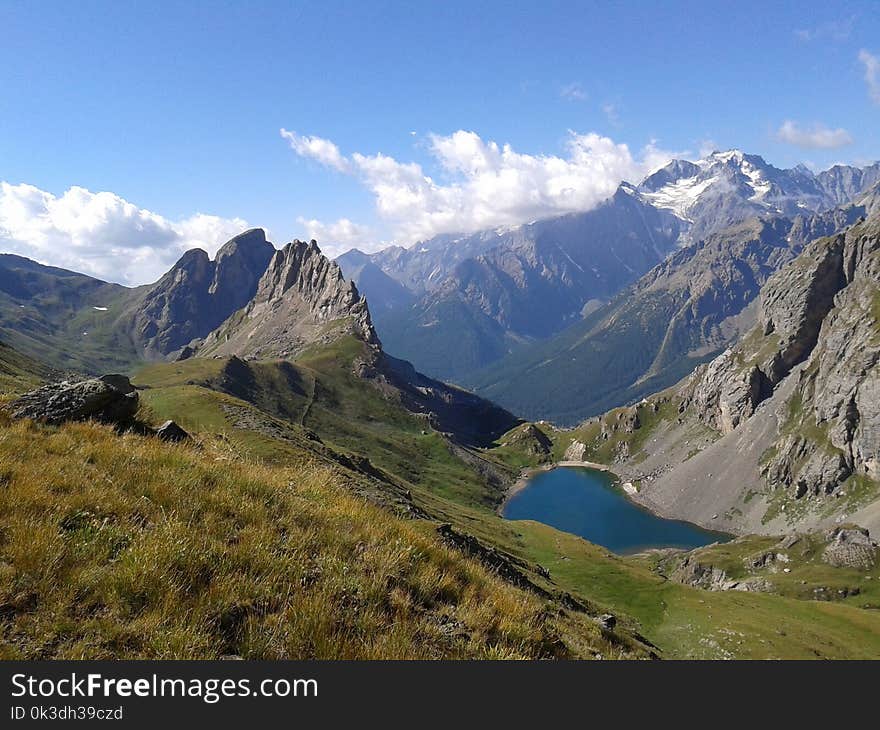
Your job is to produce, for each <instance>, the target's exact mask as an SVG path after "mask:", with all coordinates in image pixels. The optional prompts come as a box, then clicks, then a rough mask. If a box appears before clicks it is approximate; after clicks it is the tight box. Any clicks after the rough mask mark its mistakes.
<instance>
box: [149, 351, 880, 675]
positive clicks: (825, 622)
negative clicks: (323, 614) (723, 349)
mask: <svg viewBox="0 0 880 730" xmlns="http://www.w3.org/2000/svg"><path fill="white" fill-rule="evenodd" d="M351 354H352V353H351V352H348V353H346V352H342V351H338V350H337V351H335V352H334V351H325V352H323V353H321V354H317V353H316V354H315V355H313V356H312V357H307V358H305V359H304V360H303V361H301V362H299V363H297V364H296V368H294V371H295V374H294V375H291V374H290V373H287V374H284V373H283V370H284V368H282V369H279V365H278V364H277V363H276V364H254V365H253V367H252V369H253V371H254V372H255V373H256V376H255V382H256V383H258V384H259V387H257V386H256V385H253V386H252V387H253V388H254V389H253V390H252V391H251V393H250V397H252V398H255V400H256V401H257V402H260V401H263V402H264V403H268V402H270V401H271V403H272V404H273V406H272V407H273V409H275V410H284V411H287V412H288V414H289V415H288V418H289V419H290V420H292V421H294V422H296V421H297V418H298V416H299V415H302V414H305V417H304V418H303V419H302V420H303V421H304V422H305V426H306V427H307V428H308V429H311V430H314V431H316V432H317V433H318V434H320V436H321V438H322V440H323V441H324V442H325V443H326V444H328V445H332V446H334V447H338V448H340V449H342V450H347V451H350V452H353V453H358V452H359V453H361V454H362V455H364V456H367V457H368V458H369V459H370V461H371V462H372V463H373V464H374V465H376V466H379V467H381V468H382V469H384V470H387V472H389V473H390V474H393V475H395V477H396V478H398V479H399V480H400V481H401V482H402V484H403V486H405V487H406V488H408V489H411V491H412V494H413V497H414V499H415V501H416V503H417V504H418V505H419V506H420V507H422V508H423V509H425V510H426V511H427V512H428V513H430V514H431V515H433V516H434V517H435V518H437V519H440V520H447V521H450V522H452V523H453V524H455V525H457V526H458V527H459V529H462V530H465V531H467V532H469V533H471V534H473V535H475V536H477V537H478V538H480V539H482V540H484V541H487V542H491V543H493V544H495V545H498V546H500V547H501V548H502V549H505V550H507V551H509V552H510V553H512V554H514V555H518V556H520V557H522V558H524V559H525V560H527V561H530V562H533V563H538V564H540V565H542V566H544V567H546V568H548V569H549V570H550V572H551V578H552V587H555V588H556V589H562V590H565V591H569V592H571V593H573V594H574V595H576V596H578V597H580V598H582V599H583V600H585V601H586V602H588V603H590V604H591V605H593V606H594V607H595V608H596V610H605V609H607V610H611V611H612V612H614V613H616V614H618V616H619V617H620V619H621V621H622V624H623V625H624V626H625V627H628V628H629V629H631V630H633V631H640V632H641V633H642V634H644V635H645V636H646V637H647V638H648V639H650V640H651V641H652V642H654V643H655V644H657V645H658V647H659V648H660V649H661V651H662V654H663V656H666V657H705V658H709V657H721V658H723V657H730V656H732V657H744V658H760V657H788V658H794V657H798V658H807V657H816V656H823V657H868V656H874V657H876V656H880V614H878V613H876V612H874V611H868V610H863V609H859V608H855V607H851V606H847V605H839V604H836V603H835V604H829V603H818V602H813V601H809V602H807V601H796V600H792V599H788V598H783V597H778V596H773V595H764V594H745V593H710V592H706V591H702V590H699V589H695V588H691V587H688V586H683V585H680V584H677V583H673V582H670V581H666V580H664V579H663V578H662V577H661V576H659V575H657V574H656V573H655V572H654V571H653V570H652V566H650V565H645V564H641V563H639V562H638V561H632V560H624V559H621V558H619V557H617V556H614V555H612V554H610V553H608V552H607V551H605V550H603V549H601V548H598V547H596V546H593V545H591V544H589V543H587V542H585V541H584V540H581V539H579V538H577V537H574V536H571V535H567V534H565V533H561V532H558V531H556V530H553V529H552V528H549V527H546V526H544V525H540V524H537V523H532V522H507V521H504V520H501V519H499V518H498V517H496V516H495V515H494V513H493V511H492V509H491V507H490V504H489V502H491V499H490V498H491V496H492V494H491V491H487V490H486V487H485V485H484V483H483V481H482V480H481V479H480V478H479V476H478V475H476V474H475V473H474V472H473V471H471V470H470V469H468V468H467V467H466V466H464V465H463V464H462V463H461V462H460V461H458V460H457V459H455V458H454V457H453V456H451V455H450V454H449V452H448V450H446V449H444V450H442V451H441V452H440V453H439V454H435V453H434V452H433V451H431V450H430V449H421V448H419V446H420V445H422V444H426V443H432V441H431V440H432V439H439V438H440V437H439V436H438V435H437V434H433V433H431V434H430V435H429V436H423V435H422V430H424V429H425V426H424V424H423V422H421V421H419V420H418V419H415V418H414V417H412V416H409V415H407V414H403V413H401V412H400V410H399V409H398V408H397V406H395V405H394V404H393V403H390V402H388V401H385V400H384V399H383V398H382V397H381V396H380V395H379V394H378V391H373V390H372V389H364V387H363V383H361V382H358V381H356V380H354V379H350V376H349V375H348V371H349V368H348V364H349V357H350V356H351ZM222 367H223V363H222V362H221V361H199V360H193V361H189V362H184V363H175V364H173V365H163V366H151V367H150V368H148V369H146V370H144V371H142V372H141V373H140V374H139V376H138V378H137V379H136V381H137V382H140V383H142V384H145V383H147V382H149V383H150V384H151V385H152V386H153V388H152V389H151V390H146V391H143V393H142V395H143V397H144V399H145V401H146V402H147V403H149V404H150V407H151V408H153V409H154V411H156V412H157V414H159V413H161V415H162V417H165V416H168V417H171V416H174V417H175V418H180V419H181V420H182V421H183V422H184V424H185V425H189V426H190V427H191V428H196V430H205V431H210V430H212V429H215V428H219V429H220V430H221V431H222V430H226V431H227V432H228V433H231V434H232V436H231V438H233V439H241V438H243V434H242V433H240V432H239V430H238V429H235V428H232V429H231V431H230V430H229V429H230V426H229V424H228V423H227V424H221V423H220V422H219V421H214V422H213V423H212V422H211V421H210V420H209V419H207V417H206V415H205V413H203V412H200V411H201V409H205V408H207V406H206V405H205V404H206V403H210V402H211V401H212V400H213V399H215V398H216V397H218V396H217V394H216V393H213V392H211V391H210V390H209V389H208V388H206V387H202V386H197V385H177V384H176V383H180V382H181V381H183V382H186V381H187V380H189V381H192V382H196V381H197V380H198V379H199V378H201V379H202V382H204V383H205V384H206V385H209V384H214V385H216V379H217V377H218V374H219V372H220V370H221V368H222ZM310 378H314V380H313V381H312V380H311V379H310ZM284 383H288V384H290V383H295V384H298V387H299V388H300V389H302V390H303V391H304V393H305V394H304V395H297V394H296V393H295V392H294V393H291V392H289V389H287V388H286V387H285V386H284ZM312 383H313V384H314V385H316V386H317V387H316V389H315V390H314V391H313V390H311V389H310V384H312ZM273 384H274V385H273ZM312 392H314V393H316V394H317V395H316V397H311V396H310V394H311V393H312ZM223 397H227V396H223ZM377 398H378V401H377V400H376V399H377ZM306 405H308V410H306V408H305V406H306ZM667 410H668V409H667ZM215 415H216V412H215ZM670 415H671V413H666V411H665V410H663V409H661V411H660V412H658V413H657V414H651V415H647V414H644V417H643V423H644V426H643V428H645V432H644V433H647V432H648V431H649V430H650V426H651V424H652V422H653V420H657V421H658V422H659V421H661V420H663V419H664V418H668V417H669V416H670ZM187 418H189V419H190V420H189V421H186V419H187ZM542 428H543V430H544V431H545V433H548V434H550V435H551V438H552V439H553V440H554V447H553V448H554V452H555V451H558V450H560V449H562V450H564V446H565V445H566V444H567V443H568V437H570V435H571V434H570V432H556V433H555V434H554V432H552V431H551V430H550V429H549V428H547V427H542ZM560 433H563V434H565V437H564V439H562V438H561V437H560V436H559V434H560ZM637 433H638V432H637ZM579 435H581V436H585V434H579ZM640 437H642V436H641V435H640ZM596 443H598V442H596ZM603 446H604V444H603ZM637 446H638V445H637V444H634V445H633V447H634V449H635V448H637ZM267 449H268V450H269V451H271V444H267ZM597 449H599V450H598V451H592V452H591V453H590V456H595V457H596V458H597V459H598V458H599V457H601V456H602V453H603V451H604V449H603V448H602V447H599V446H597ZM560 455H561V454H556V453H554V456H556V457H557V458H558V456H560ZM485 456H486V457H487V458H492V459H497V460H502V459H503V460H504V461H507V462H508V463H509V464H510V465H511V466H516V467H518V466H521V465H523V464H525V463H528V461H529V458H532V457H523V456H522V455H521V454H518V453H517V452H516V451H515V449H514V450H508V453H507V454H505V453H504V450H503V449H497V450H494V451H493V452H492V453H489V454H485ZM438 459H439V463H438ZM407 460H409V461H408V463H405V464H404V462H406V461H407ZM450 479H454V480H456V481H455V482H454V483H450V482H449V481H448V480H450ZM474 483H478V484H479V485H480V486H479V491H478V492H471V491H469V489H470V488H471V487H470V486H469V485H472V484H474ZM532 577H533V579H534V580H535V581H536V582H537V583H539V584H540V583H542V579H541V578H540V577H539V576H537V575H533V576H532ZM544 584H545V585H548V586H549V585H550V584H547V583H546V582H544Z"/></svg>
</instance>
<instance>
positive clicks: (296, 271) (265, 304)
mask: <svg viewBox="0 0 880 730" xmlns="http://www.w3.org/2000/svg"><path fill="white" fill-rule="evenodd" d="M346 334H351V335H354V336H355V337H357V338H358V339H361V340H363V341H364V342H365V343H367V344H368V345H370V346H372V347H374V348H375V349H376V350H378V349H379V348H380V347H381V344H380V342H379V338H378V336H377V335H376V332H375V329H374V328H373V323H372V320H371V318H370V313H369V310H368V309H367V302H366V300H365V299H364V298H363V297H362V296H361V295H360V293H359V292H358V290H357V287H356V286H355V285H354V284H353V283H352V282H350V281H346V280H345V278H344V277H343V275H342V271H341V269H340V268H339V266H337V265H336V264H335V263H334V262H332V261H330V260H329V259H328V258H327V257H326V256H324V255H323V254H322V253H321V250H320V249H319V248H318V244H317V243H316V242H315V241H309V242H308V243H306V242H304V241H298V240H297V241H292V242H291V243H288V244H287V245H286V246H285V247H284V248H283V249H281V250H279V251H276V252H275V253H274V254H273V256H272V258H271V260H270V261H269V265H268V267H267V268H266V271H265V273H264V274H263V276H262V277H261V278H260V280H259V282H258V284H257V286H256V292H255V294H254V296H253V298H252V299H251V300H250V301H249V302H248V303H247V305H246V306H245V307H244V308H243V309H241V310H240V311H238V312H236V313H235V314H234V315H232V316H231V317H229V319H227V320H226V321H225V322H224V323H223V324H222V325H221V326H220V327H218V328H217V329H216V330H215V331H214V332H212V333H211V334H210V335H209V336H208V337H207V338H206V340H205V342H204V345H203V346H202V347H201V349H200V350H199V354H202V355H217V356H220V355H237V356H239V357H245V358H273V357H278V358H289V357H293V356H295V355H296V354H298V353H300V352H302V351H303V350H304V349H305V348H307V347H308V346H310V345H313V344H316V343H319V342H323V343H330V342H332V341H334V340H337V339H339V338H340V337H342V336H344V335H346Z"/></svg>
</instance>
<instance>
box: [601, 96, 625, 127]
mask: <svg viewBox="0 0 880 730" xmlns="http://www.w3.org/2000/svg"><path fill="white" fill-rule="evenodd" d="M601 109H602V113H603V114H604V115H605V118H606V119H607V120H608V121H609V123H611V124H613V125H614V126H615V127H616V126H617V125H618V124H620V115H619V114H618V113H617V107H616V106H615V105H614V104H612V103H611V102H606V103H605V104H602V106H601Z"/></svg>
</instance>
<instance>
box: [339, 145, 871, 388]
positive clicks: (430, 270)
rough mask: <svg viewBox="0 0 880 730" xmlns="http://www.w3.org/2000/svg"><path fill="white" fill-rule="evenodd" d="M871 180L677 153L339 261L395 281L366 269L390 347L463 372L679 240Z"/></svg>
mask: <svg viewBox="0 0 880 730" xmlns="http://www.w3.org/2000/svg"><path fill="white" fill-rule="evenodd" d="M878 181H880V163H877V164H874V165H870V166H868V167H865V168H861V169H860V168H856V167H848V166H836V167H833V168H831V169H830V170H826V171H824V172H820V173H813V172H812V171H810V170H809V169H808V168H806V167H804V166H798V167H795V168H793V169H790V170H781V169H778V168H775V167H773V166H772V165H769V164H767V163H766V162H765V161H764V160H763V159H762V158H761V157H758V156H756V155H747V154H745V153H743V152H741V151H739V150H729V151H726V152H715V153H712V154H711V155H709V156H707V157H706V158H704V159H701V160H698V161H696V162H690V161H687V160H675V161H673V162H671V163H669V164H668V165H666V166H665V167H664V168H662V169H660V170H658V171H657V172H655V173H653V174H652V175H650V176H648V177H647V178H646V179H645V180H643V181H642V182H641V183H640V184H639V185H638V186H635V187H634V186H632V185H629V184H627V183H624V184H622V185H621V186H620V188H619V189H618V191H617V192H616V193H615V195H614V196H612V198H610V199H609V200H608V201H606V202H605V203H604V204H602V205H600V206H599V207H597V208H596V209H594V210H592V211H588V212H586V213H579V214H573V215H567V216H562V217H559V218H554V219H549V220H544V221H537V222H535V223H532V224H527V225H523V226H516V227H513V228H506V229H495V230H487V231H480V232H477V233H474V234H469V235H458V236H455V235H443V236H437V237H435V238H433V239H430V240H429V241H424V242H420V243H418V244H416V245H414V246H413V247H411V248H409V249H403V248H400V247H393V248H390V249H386V250H384V251H380V252H379V253H375V254H369V255H367V254H363V253H361V252H358V251H353V252H349V253H348V254H345V256H344V257H341V259H340V265H341V266H342V267H343V270H344V271H345V272H346V275H347V276H349V277H350V278H352V279H353V280H354V281H356V282H358V283H360V280H361V279H362V278H364V272H366V271H367V269H366V268H365V263H366V262H369V263H371V264H373V265H374V266H375V267H378V268H379V269H380V270H381V272H382V273H384V274H385V275H387V276H388V277H390V278H391V279H393V280H394V281H395V282H396V283H397V284H398V285H399V286H400V287H403V291H401V290H400V289H398V288H397V287H389V286H388V282H387V281H384V280H382V279H381V278H380V277H378V276H377V272H375V271H372V270H370V274H369V279H370V282H369V284H368V287H369V289H370V291H369V293H368V294H367V296H368V299H370V300H371V301H373V300H375V301H377V302H382V301H383V300H384V299H385V298H386V297H387V298H393V299H394V300H395V301H396V302H397V304H396V305H395V306H394V307H387V308H385V307H383V309H382V310H381V313H380V312H379V310H378V309H377V311H376V326H377V329H378V331H379V334H380V336H381V337H382V340H383V342H384V343H385V345H386V347H387V348H388V350H389V351H390V352H394V353H396V354H399V355H401V356H403V357H405V358H407V359H409V360H411V361H413V362H414V363H415V364H416V366H417V367H418V368H419V369H421V370H423V371H425V372H428V373H431V374H433V375H435V376H438V377H443V378H451V379H455V380H460V381H468V382H470V381H471V380H472V379H473V376H474V373H475V372H476V371H477V370H478V369H481V368H483V367H486V366H488V365H490V364H491V363H493V362H496V361H498V360H500V359H502V358H503V357H505V356H506V355H507V354H509V353H510V352H511V351H515V350H517V349H518V348H519V347H520V346H521V345H522V344H523V343H528V342H532V341H539V340H542V339H546V338H547V337H550V336H553V335H555V334H556V333H558V332H559V331H561V330H562V329H564V328H565V327H566V326H569V325H571V324H572V323H573V322H575V321H577V320H578V319H579V318H580V317H582V316H585V315H588V314H590V312H592V311H593V310H594V309H595V308H596V307H597V306H598V305H600V304H602V303H604V302H606V301H607V300H609V299H610V298H611V297H613V296H614V295H615V294H617V293H618V292H619V291H620V290H621V289H622V288H623V287H625V286H627V285H629V284H631V283H632V282H633V281H635V280H636V279H637V278H638V277H639V276H641V275H642V274H644V273H645V272H646V271H648V270H649V269H650V268H652V267H653V266H655V265H656V264H657V263H659V262H660V261H662V260H663V259H664V258H665V257H666V256H667V255H668V254H670V253H671V252H672V251H674V250H675V249H676V248H677V247H681V246H686V245H688V244H689V243H692V242H696V241H699V240H701V239H703V238H705V237H707V236H709V235H711V234H712V233H715V232H717V231H720V230H722V229H724V228H728V227H730V226H733V225H736V224H739V223H742V222H743V221H746V220H748V219H751V218H755V217H758V216H763V217H767V216H785V217H788V218H795V217H797V216H799V215H809V214H811V213H821V212H824V211H827V210H830V209H832V208H834V207H836V206H839V205H843V204H846V203H849V202H851V201H853V200H854V199H856V198H857V197H858V196H859V195H862V194H864V193H865V191H866V190H868V189H869V188H870V187H871V186H872V185H876V184H877V182H878ZM383 290H384V291H388V292H392V291H394V293H393V295H392V294H388V295H386V294H383ZM408 297H412V298H413V299H414V302H413V303H412V304H411V305H409V306H407V303H406V300H407V298H408Z"/></svg>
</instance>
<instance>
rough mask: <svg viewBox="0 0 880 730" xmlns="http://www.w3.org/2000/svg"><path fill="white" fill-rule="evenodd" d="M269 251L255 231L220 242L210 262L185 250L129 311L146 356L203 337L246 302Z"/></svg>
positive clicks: (170, 350)
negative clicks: (221, 243) (221, 244)
mask: <svg viewBox="0 0 880 730" xmlns="http://www.w3.org/2000/svg"><path fill="white" fill-rule="evenodd" d="M274 251H275V247H274V246H273V245H272V244H271V243H269V242H268V241H267V240H266V233H265V231H263V230H262V229H261V228H255V229H252V230H249V231H245V232H244V233H241V234H239V235H238V236H236V237H235V238H233V239H231V240H230V241H228V242H227V243H226V244H224V245H223V246H222V247H221V248H220V250H219V251H218V252H217V255H216V257H215V258H214V260H213V261H212V260H211V259H210V257H209V256H208V254H207V253H206V252H205V251H203V250H202V249H198V248H197V249H192V250H190V251H187V252H186V253H185V254H184V255H183V256H182V257H181V259H180V260H179V261H178V262H177V263H176V264H175V265H174V266H173V267H172V268H171V270H170V271H168V273H167V274H165V276H163V277H162V278H161V279H160V280H159V281H158V282H156V284H154V285H153V286H152V287H150V289H149V290H148V291H147V293H146V294H145V295H144V297H143V299H142V300H141V301H140V302H139V303H138V305H137V307H136V308H135V310H134V311H133V312H132V313H131V315H130V316H131V325H130V328H131V331H132V337H133V339H134V340H135V342H137V343H139V345H140V346H141V348H142V349H143V352H144V355H146V356H147V357H151V356H152V357H165V356H166V355H169V354H171V353H173V352H175V351H178V350H180V349H181V348H184V347H186V346H187V345H188V344H189V343H190V342H191V341H192V340H194V339H196V338H201V337H205V336H206V335H207V334H208V333H210V332H211V331H212V330H214V329H215V328H216V327H218V326H219V325H220V324H221V323H222V322H223V321H224V320H226V318H227V317H229V316H230V315H231V314H232V313H233V312H236V311H237V310H239V309H241V308H242V307H243V306H245V304H247V303H248V301H250V299H251V298H252V297H253V296H254V293H255V292H256V290H257V283H258V282H259V281H260V277H262V276H263V274H264V272H265V271H266V266H267V265H268V263H269V260H270V259H271V257H272V254H273V253H274Z"/></svg>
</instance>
